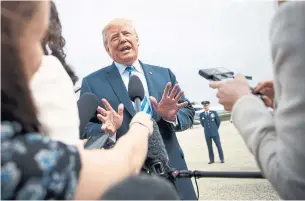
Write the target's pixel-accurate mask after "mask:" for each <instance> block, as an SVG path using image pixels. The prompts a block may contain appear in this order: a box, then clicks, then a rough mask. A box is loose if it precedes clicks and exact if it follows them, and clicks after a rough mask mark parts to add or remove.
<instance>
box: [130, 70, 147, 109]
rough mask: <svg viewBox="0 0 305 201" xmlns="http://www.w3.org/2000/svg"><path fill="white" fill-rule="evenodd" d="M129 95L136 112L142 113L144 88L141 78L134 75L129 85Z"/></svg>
mask: <svg viewBox="0 0 305 201" xmlns="http://www.w3.org/2000/svg"><path fill="white" fill-rule="evenodd" d="M128 95H129V98H130V100H131V101H133V102H134V103H135V110H136V112H140V111H141V101H142V100H143V98H144V95H145V93H144V87H143V84H142V82H141V80H140V78H139V77H138V76H136V75H132V76H131V77H130V79H129V83H128Z"/></svg>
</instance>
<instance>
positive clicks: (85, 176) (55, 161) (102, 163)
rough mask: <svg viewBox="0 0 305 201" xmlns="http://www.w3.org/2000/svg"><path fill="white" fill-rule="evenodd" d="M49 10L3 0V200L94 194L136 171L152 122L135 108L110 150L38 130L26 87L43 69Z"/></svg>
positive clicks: (44, 6) (32, 3) (88, 196)
mask: <svg viewBox="0 0 305 201" xmlns="http://www.w3.org/2000/svg"><path fill="white" fill-rule="evenodd" d="M49 9H50V7H49V1H2V2H1V199H22V200H27V199H35V200H44V199H54V200H61V199H88V200H93V199H98V198H99V197H100V196H101V195H103V193H104V192H105V191H106V190H107V189H108V188H109V187H110V186H112V185H114V184H116V183H117V182H119V181H122V180H123V179H125V178H127V177H129V176H130V175H133V174H137V173H138V172H139V171H140V169H141V167H142V165H143V162H144V160H145V158H146V154H147V146H148V137H149V135H151V134H152V121H151V120H150V116H149V115H146V114H144V113H142V112H140V113H138V114H137V115H136V116H135V117H134V118H133V121H132V122H131V124H130V130H129V131H128V133H127V134H126V135H125V136H123V137H121V138H120V139H119V140H118V141H117V142H116V145H115V147H113V148H112V149H110V150H83V148H81V147H77V146H72V145H67V144H65V143H62V142H58V141H54V140H51V139H50V138H49V137H48V136H47V134H45V133H44V132H43V131H42V130H41V126H40V122H39V119H38V117H37V116H36V109H35V104H34V101H33V99H32V94H31V91H30V90H29V87H28V86H29V82H30V81H31V79H32V77H33V75H34V74H35V73H36V71H37V70H38V69H39V68H41V58H42V55H43V50H42V46H41V43H40V41H41V40H42V39H43V37H44V35H45V33H46V30H47V26H48V12H49ZM48 87H50V88H51V86H48ZM49 98H50V99H52V98H53V97H49Z"/></svg>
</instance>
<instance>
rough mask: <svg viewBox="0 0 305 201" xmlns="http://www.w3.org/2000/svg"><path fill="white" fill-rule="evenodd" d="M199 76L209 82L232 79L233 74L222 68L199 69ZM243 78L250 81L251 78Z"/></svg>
mask: <svg viewBox="0 0 305 201" xmlns="http://www.w3.org/2000/svg"><path fill="white" fill-rule="evenodd" d="M199 75H201V76H202V77H204V78H205V79H207V80H210V81H220V80H230V79H234V72H233V71H231V70H228V69H226V68H223V67H220V68H206V69H200V70H199ZM245 77H246V79H248V80H252V76H245Z"/></svg>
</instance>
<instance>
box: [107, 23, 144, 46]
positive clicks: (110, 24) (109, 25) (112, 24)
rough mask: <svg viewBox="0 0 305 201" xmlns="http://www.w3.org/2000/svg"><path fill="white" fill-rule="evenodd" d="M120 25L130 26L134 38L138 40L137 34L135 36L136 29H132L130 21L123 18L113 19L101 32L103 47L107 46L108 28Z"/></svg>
mask: <svg viewBox="0 0 305 201" xmlns="http://www.w3.org/2000/svg"><path fill="white" fill-rule="evenodd" d="M122 25H128V26H130V27H131V28H132V29H133V31H134V33H135V35H136V37H137V38H138V34H137V32H136V29H135V28H134V26H133V23H132V21H131V20H128V19H124V18H115V19H113V20H111V21H110V22H109V23H108V24H107V25H106V26H105V27H104V28H103V30H102V36H103V42H104V46H105V47H106V45H107V32H108V30H109V28H110V27H111V26H122Z"/></svg>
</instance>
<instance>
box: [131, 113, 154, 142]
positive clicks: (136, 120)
mask: <svg viewBox="0 0 305 201" xmlns="http://www.w3.org/2000/svg"><path fill="white" fill-rule="evenodd" d="M136 124H138V125H142V126H144V127H146V128H147V129H148V134H149V136H151V135H152V132H153V122H152V120H151V116H150V115H148V114H146V113H144V112H138V113H137V114H136V115H135V116H134V117H133V118H132V120H131V122H130V124H129V126H130V127H132V126H133V125H136Z"/></svg>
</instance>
